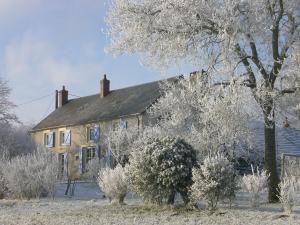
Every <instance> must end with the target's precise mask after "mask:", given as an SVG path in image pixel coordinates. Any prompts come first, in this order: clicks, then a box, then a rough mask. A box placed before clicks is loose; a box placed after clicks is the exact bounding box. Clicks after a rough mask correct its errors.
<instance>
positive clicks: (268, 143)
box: [264, 113, 279, 202]
mask: <svg viewBox="0 0 300 225" xmlns="http://www.w3.org/2000/svg"><path fill="white" fill-rule="evenodd" d="M271 114H272V113H271ZM264 120H265V169H266V171H267V172H268V173H269V174H270V178H269V182H268V189H269V196H268V197H269V202H278V197H277V195H278V184H279V177H278V173H277V166H276V164H277V159H276V140H275V122H274V114H273V115H272V118H268V116H267V115H265V116H264Z"/></svg>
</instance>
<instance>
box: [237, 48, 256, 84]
mask: <svg viewBox="0 0 300 225" xmlns="http://www.w3.org/2000/svg"><path fill="white" fill-rule="evenodd" d="M235 51H236V52H237V54H238V56H239V57H240V59H241V61H242V63H243V64H244V66H245V68H246V70H247V73H248V76H249V80H250V83H251V84H253V86H252V88H256V78H255V75H254V73H253V70H252V68H251V65H250V63H249V61H248V59H247V58H248V57H249V56H248V55H247V54H246V52H245V51H244V50H242V48H241V46H240V45H239V44H236V45H235Z"/></svg>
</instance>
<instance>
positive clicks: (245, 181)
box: [242, 165, 269, 207]
mask: <svg viewBox="0 0 300 225" xmlns="http://www.w3.org/2000/svg"><path fill="white" fill-rule="evenodd" d="M251 168H252V174H250V175H244V177H243V178H242V187H243V189H244V190H245V191H247V192H249V194H250V200H251V206H252V207H258V206H259V205H260V196H261V193H262V192H263V191H265V190H266V188H267V186H268V179H269V175H268V174H267V172H266V171H264V170H262V171H259V169H258V168H257V172H256V173H255V171H254V168H253V166H252V165H251Z"/></svg>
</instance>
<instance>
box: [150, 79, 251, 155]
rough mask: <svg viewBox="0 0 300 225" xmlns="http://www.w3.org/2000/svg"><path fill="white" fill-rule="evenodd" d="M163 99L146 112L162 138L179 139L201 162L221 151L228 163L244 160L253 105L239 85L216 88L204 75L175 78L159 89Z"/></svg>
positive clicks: (249, 140)
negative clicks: (185, 143)
mask: <svg viewBox="0 0 300 225" xmlns="http://www.w3.org/2000/svg"><path fill="white" fill-rule="evenodd" d="M161 88H162V92H163V96H162V97H161V98H160V99H158V100H157V102H156V103H155V104H154V105H153V106H152V107H151V108H150V109H149V110H148V114H149V116H150V118H154V119H155V118H159V119H158V121H157V120H153V121H155V124H156V125H157V129H160V132H161V133H162V134H163V135H168V136H175V137H176V136H181V137H184V138H185V140H186V141H187V142H188V143H190V144H192V146H193V147H194V148H195V149H196V150H197V151H198V157H199V159H200V160H203V158H204V157H206V156H208V155H209V154H215V153H216V152H219V151H223V152H225V153H226V154H227V155H228V156H229V157H230V158H231V159H237V158H246V157H248V153H249V152H248V151H247V148H245V147H242V146H250V145H251V142H252V132H251V130H250V129H249V123H250V119H253V116H255V113H252V112H251V111H249V110H248V111H247V109H250V110H253V109H251V108H246V107H244V104H245V103H246V102H247V104H246V105H253V102H251V98H250V99H249V98H248V99H247V95H249V93H248V92H247V89H245V88H243V89H242V88H240V87H239V84H234V83H232V84H231V85H229V86H226V87H224V86H216V85H214V83H213V82H212V80H211V79H210V77H209V76H208V75H207V74H194V76H193V77H186V78H179V79H178V80H176V81H175V82H165V83H163V84H162V85H161ZM245 99H247V100H245Z"/></svg>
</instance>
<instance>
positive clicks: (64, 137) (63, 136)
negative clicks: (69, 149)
mask: <svg viewBox="0 0 300 225" xmlns="http://www.w3.org/2000/svg"><path fill="white" fill-rule="evenodd" d="M60 145H71V131H70V130H65V131H60Z"/></svg>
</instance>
